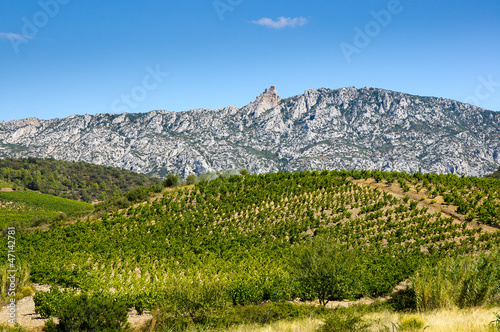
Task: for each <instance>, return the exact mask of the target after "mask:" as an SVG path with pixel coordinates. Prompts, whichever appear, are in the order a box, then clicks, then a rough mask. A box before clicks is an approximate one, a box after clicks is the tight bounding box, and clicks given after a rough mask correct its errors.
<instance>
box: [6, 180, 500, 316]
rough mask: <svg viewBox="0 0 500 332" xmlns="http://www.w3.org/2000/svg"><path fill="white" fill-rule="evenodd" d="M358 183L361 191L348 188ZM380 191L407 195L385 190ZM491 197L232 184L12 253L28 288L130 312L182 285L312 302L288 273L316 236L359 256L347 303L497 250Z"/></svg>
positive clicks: (424, 187)
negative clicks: (81, 295) (456, 259)
mask: <svg viewBox="0 0 500 332" xmlns="http://www.w3.org/2000/svg"><path fill="white" fill-rule="evenodd" d="M367 180H371V182H370V183H372V184H373V185H367V184H359V182H360V181H367ZM375 184H378V185H379V187H380V188H376V187H375V186H374V185H375ZM389 186H397V187H399V188H400V189H401V191H402V192H405V193H407V194H408V195H404V194H403V195H396V194H394V193H389V192H386V191H385V190H384V187H389ZM3 194H5V193H2V195H3ZM9 194H13V193H9ZM16 194H19V195H21V196H22V194H25V193H16ZM410 194H413V195H417V194H420V195H424V196H425V197H427V198H425V199H420V200H416V199H412V198H410V196H412V195H410ZM499 195H500V181H499V180H496V179H490V178H472V177H457V176H453V175H433V174H426V175H422V174H418V173H417V174H413V175H410V174H406V173H395V172H391V173H387V172H377V171H373V172H369V171H349V172H347V171H323V172H321V173H319V172H300V173H293V174H292V173H274V174H265V175H246V176H244V177H243V176H232V177H230V178H228V179H222V178H219V179H216V180H213V181H210V182H202V183H198V184H196V185H195V186H194V187H189V188H180V189H178V190H174V191H168V192H165V193H164V194H163V196H162V197H161V198H160V199H153V200H150V201H146V202H143V203H141V204H138V205H135V206H132V207H130V208H128V209H125V210H120V211H118V212H115V213H112V214H107V215H104V217H102V218H99V219H95V220H92V219H91V220H81V221H79V222H77V223H76V224H73V225H67V226H64V227H55V228H52V229H50V230H48V231H40V230H37V231H35V232H33V233H23V234H20V235H19V236H18V238H17V243H18V251H19V255H20V257H22V258H23V259H24V260H25V261H26V262H27V263H28V264H29V266H30V268H31V278H32V280H33V281H34V282H38V283H52V284H56V285H60V286H64V287H70V288H78V289H81V290H83V291H84V292H89V293H94V292H97V291H104V292H106V293H109V294H111V295H112V296H114V297H117V298H121V299H124V300H125V301H126V302H127V303H128V305H129V306H131V307H133V306H135V307H136V308H138V309H140V310H142V309H144V308H152V307H154V306H155V305H157V304H158V303H159V302H160V301H161V299H162V298H163V297H162V296H164V290H165V289H169V287H172V285H182V284H185V283H186V282H187V283H193V282H195V283H196V282H209V281H210V282H215V281H216V282H217V283H218V284H221V285H222V288H223V290H224V292H225V294H226V295H227V297H228V299H229V301H230V302H232V303H233V304H251V303H261V302H263V301H267V300H273V301H281V300H290V299H295V298H301V299H314V298H315V294H314V292H313V291H312V290H311V289H308V288H307V287H304V286H303V285H301V284H299V283H297V282H296V281H295V280H294V279H293V278H292V276H291V274H292V269H291V265H292V263H293V261H294V257H295V253H296V250H297V249H298V248H300V247H303V246H306V245H308V244H309V243H311V241H312V239H313V238H319V237H321V238H324V239H327V240H328V241H332V242H336V243H339V245H340V246H342V248H345V249H349V248H350V249H352V250H354V251H356V252H357V253H359V256H360V257H363V264H362V266H363V273H361V274H360V278H362V280H360V282H359V284H360V286H359V287H358V288H356V289H355V291H354V292H353V293H351V294H349V297H351V298H359V297H361V296H363V295H370V296H379V295H385V294H388V293H389V292H390V291H391V290H392V289H393V288H394V286H396V285H397V284H398V283H399V282H401V281H402V280H405V279H406V278H408V277H409V276H411V275H412V274H413V273H414V271H415V270H416V269H417V268H418V267H419V266H420V265H421V264H422V262H424V261H426V262H428V261H433V260H437V259H441V258H444V257H453V256H461V255H468V254H474V253H477V252H486V251H490V250H491V249H493V248H496V247H498V244H499V243H500V232H498V231H496V229H495V228H493V227H489V228H487V229H486V228H485V227H483V226H481V225H483V224H488V225H490V226H497V223H498V221H499V217H498V216H499V211H500V196H499ZM398 196H400V197H398ZM40 197H43V196H40ZM412 197H416V196H412ZM18 201H19V202H20V203H23V202H25V201H23V198H21V197H19V198H18ZM437 201H441V202H442V203H441V204H439V203H436V202H437ZM39 202H40V204H41V205H43V204H45V203H42V201H39ZM37 204H38V203H37ZM37 204H33V206H37ZM48 204H52V203H48ZM53 204H54V205H53V207H54V209H58V208H61V209H62V207H63V205H57V204H55V203H53ZM56 206H58V207H57V208H56ZM438 206H443V207H446V208H447V209H448V210H450V211H452V212H453V214H452V215H450V214H446V213H443V212H440V211H438V210H439V209H438ZM4 240H5V239H2V241H4ZM3 247H4V248H5V245H4V246H3Z"/></svg>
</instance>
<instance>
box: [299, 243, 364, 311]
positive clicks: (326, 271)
mask: <svg viewBox="0 0 500 332" xmlns="http://www.w3.org/2000/svg"><path fill="white" fill-rule="evenodd" d="M297 257H298V258H297V261H296V262H295V265H294V274H295V278H296V279H297V281H298V282H299V283H300V284H302V285H303V286H304V288H305V289H310V290H311V291H312V293H313V294H314V295H315V296H317V297H318V299H319V302H320V304H321V305H326V304H327V303H328V301H329V300H343V299H346V298H351V297H352V296H353V295H354V294H358V293H359V287H361V285H359V284H358V283H359V280H360V277H361V273H360V272H361V269H360V264H359V262H358V259H357V257H356V254H355V253H354V252H353V251H352V250H346V249H345V248H342V247H341V246H340V245H338V244H334V243H330V242H329V241H328V239H325V238H316V239H314V241H313V244H312V245H311V246H305V247H303V248H300V249H299V250H298V252H297ZM361 293H362V292H361Z"/></svg>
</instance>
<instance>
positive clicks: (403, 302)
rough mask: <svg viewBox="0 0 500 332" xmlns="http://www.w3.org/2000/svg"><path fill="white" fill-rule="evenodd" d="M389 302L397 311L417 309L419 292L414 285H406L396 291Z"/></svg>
mask: <svg viewBox="0 0 500 332" xmlns="http://www.w3.org/2000/svg"><path fill="white" fill-rule="evenodd" d="M388 303H389V304H390V305H391V307H392V308H393V309H394V310H396V311H413V310H416V309H417V294H416V293H415V290H414V289H413V287H409V286H406V287H405V288H403V289H400V290H398V291H396V292H394V293H393V294H392V295H391V298H390V299H389V301H388Z"/></svg>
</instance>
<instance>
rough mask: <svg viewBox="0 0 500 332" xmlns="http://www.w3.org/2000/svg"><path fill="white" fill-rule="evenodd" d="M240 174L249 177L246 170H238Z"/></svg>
mask: <svg viewBox="0 0 500 332" xmlns="http://www.w3.org/2000/svg"><path fill="white" fill-rule="evenodd" d="M240 174H241V175H243V176H245V175H249V174H250V172H249V171H248V169H246V168H242V169H240Z"/></svg>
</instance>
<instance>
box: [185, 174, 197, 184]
mask: <svg viewBox="0 0 500 332" xmlns="http://www.w3.org/2000/svg"><path fill="white" fill-rule="evenodd" d="M186 183H187V184H196V183H198V177H197V176H196V175H194V174H191V175H188V176H187V177H186Z"/></svg>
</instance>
